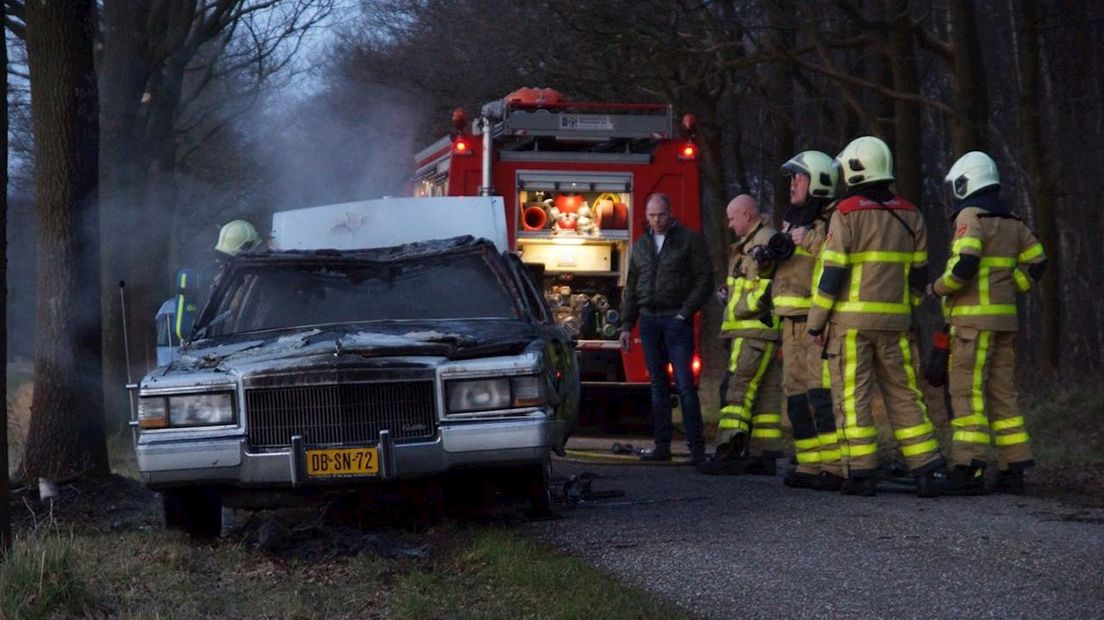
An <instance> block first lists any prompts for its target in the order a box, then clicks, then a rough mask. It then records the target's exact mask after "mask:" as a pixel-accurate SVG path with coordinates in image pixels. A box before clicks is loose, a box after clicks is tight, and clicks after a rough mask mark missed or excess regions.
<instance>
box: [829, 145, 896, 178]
mask: <svg viewBox="0 0 1104 620" xmlns="http://www.w3.org/2000/svg"><path fill="white" fill-rule="evenodd" d="M836 163H837V164H839V167H840V171H841V172H842V174H843V182H844V183H846V184H847V186H848V187H854V186H855V185H864V184H866V183H875V182H877V181H892V180H893V154H892V153H890V152H889V146H888V145H886V143H885V142H883V141H882V140H881V139H879V138H875V137H874V136H863V137H861V138H855V139H854V140H852V141H851V144H848V145H847V146H845V147H844V148H843V150H842V151H840V154H839V155H836Z"/></svg>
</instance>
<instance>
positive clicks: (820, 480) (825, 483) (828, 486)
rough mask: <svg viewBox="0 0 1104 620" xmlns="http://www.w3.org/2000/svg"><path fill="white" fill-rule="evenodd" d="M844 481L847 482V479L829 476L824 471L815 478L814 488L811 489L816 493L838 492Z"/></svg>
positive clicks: (833, 475)
mask: <svg viewBox="0 0 1104 620" xmlns="http://www.w3.org/2000/svg"><path fill="white" fill-rule="evenodd" d="M845 480H847V478H844V477H843V476H837V475H835V474H830V473H828V472H826V471H822V472H820V475H819V476H817V481H816V486H814V487H813V488H814V489H816V490H818V491H839V490H840V487H842V486H843V483H844V481H845Z"/></svg>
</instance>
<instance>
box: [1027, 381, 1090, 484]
mask: <svg viewBox="0 0 1104 620" xmlns="http://www.w3.org/2000/svg"><path fill="white" fill-rule="evenodd" d="M1102 386H1104V380H1098V381H1090V380H1086V381H1084V382H1083V383H1080V384H1079V385H1076V386H1055V387H1052V388H1050V389H1045V390H1043V391H1041V392H1039V393H1037V394H1035V395H1033V396H1031V397H1029V398H1024V397H1023V396H1021V398H1020V407H1021V411H1022V413H1023V415H1024V417H1025V418H1026V421H1027V428H1028V432H1029V433H1030V434H1031V445H1032V449H1033V450H1034V452H1035V459H1036V460H1037V461H1039V462H1040V463H1054V464H1060V465H1077V464H1084V463H1097V464H1104V427H1101V425H1100V424H1101V421H1102V420H1104V387H1102Z"/></svg>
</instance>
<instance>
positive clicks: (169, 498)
mask: <svg viewBox="0 0 1104 620" xmlns="http://www.w3.org/2000/svg"><path fill="white" fill-rule="evenodd" d="M161 506H162V508H163V509H164V513H165V527H166V528H167V529H170V530H181V531H183V532H187V533H188V534H190V535H191V536H193V537H195V538H215V537H217V536H218V535H219V533H220V531H221V529H222V501H221V500H220V499H219V496H218V492H216V491H215V490H214V489H208V488H199V489H174V490H169V491H164V492H162V493H161Z"/></svg>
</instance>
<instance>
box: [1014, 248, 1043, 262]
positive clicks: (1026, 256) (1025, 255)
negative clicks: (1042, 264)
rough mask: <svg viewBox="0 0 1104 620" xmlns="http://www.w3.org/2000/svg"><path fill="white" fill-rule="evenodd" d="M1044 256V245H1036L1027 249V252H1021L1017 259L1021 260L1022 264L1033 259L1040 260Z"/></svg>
mask: <svg viewBox="0 0 1104 620" xmlns="http://www.w3.org/2000/svg"><path fill="white" fill-rule="evenodd" d="M1042 255H1043V244H1041V243H1036V244H1035V245H1033V246H1031V247H1029V248H1027V249H1026V250H1024V251H1023V252H1020V255H1019V256H1018V257H1017V258H1018V259H1019V261H1020V262H1021V263H1026V262H1027V261H1029V260H1031V259H1033V258H1038V257H1040V256H1042Z"/></svg>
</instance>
